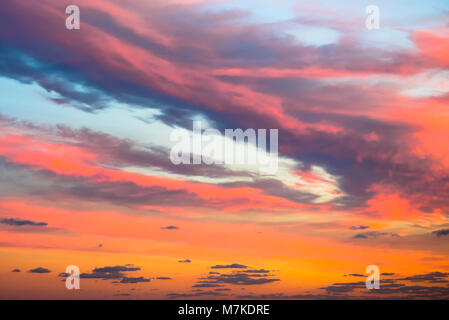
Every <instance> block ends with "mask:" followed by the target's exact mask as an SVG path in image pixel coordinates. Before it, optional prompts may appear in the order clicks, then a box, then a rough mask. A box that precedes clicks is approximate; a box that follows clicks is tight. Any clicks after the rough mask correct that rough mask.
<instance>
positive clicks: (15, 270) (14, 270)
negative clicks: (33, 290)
mask: <svg viewBox="0 0 449 320" xmlns="http://www.w3.org/2000/svg"><path fill="white" fill-rule="evenodd" d="M20 271H21V270H20V269H13V270H12V271H11V272H20Z"/></svg>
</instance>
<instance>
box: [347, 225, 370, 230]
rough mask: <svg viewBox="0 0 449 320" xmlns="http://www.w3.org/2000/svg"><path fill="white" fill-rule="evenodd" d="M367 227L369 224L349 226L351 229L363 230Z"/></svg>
mask: <svg viewBox="0 0 449 320" xmlns="http://www.w3.org/2000/svg"><path fill="white" fill-rule="evenodd" d="M368 228H369V226H362V225H360V226H351V227H350V228H349V229H351V230H364V229H368Z"/></svg>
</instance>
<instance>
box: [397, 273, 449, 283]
mask: <svg viewBox="0 0 449 320" xmlns="http://www.w3.org/2000/svg"><path fill="white" fill-rule="evenodd" d="M448 276H449V273H446V272H439V271H436V272H430V273H425V274H417V275H413V276H409V277H405V278H401V279H397V280H408V281H411V282H423V281H439V280H442V279H444V278H447V277H448Z"/></svg>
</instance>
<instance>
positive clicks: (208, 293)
mask: <svg viewBox="0 0 449 320" xmlns="http://www.w3.org/2000/svg"><path fill="white" fill-rule="evenodd" d="M203 296H215V297H223V296H226V295H225V294H223V293H221V292H216V291H198V292H194V293H169V294H167V297H169V298H172V299H177V298H192V297H203Z"/></svg>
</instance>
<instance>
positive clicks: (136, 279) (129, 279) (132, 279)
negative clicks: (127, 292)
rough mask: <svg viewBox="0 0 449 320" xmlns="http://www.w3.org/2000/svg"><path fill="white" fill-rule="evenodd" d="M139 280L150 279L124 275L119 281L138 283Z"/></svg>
mask: <svg viewBox="0 0 449 320" xmlns="http://www.w3.org/2000/svg"><path fill="white" fill-rule="evenodd" d="M139 282H150V279H145V278H144V277H124V278H123V279H122V280H120V283H139Z"/></svg>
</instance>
